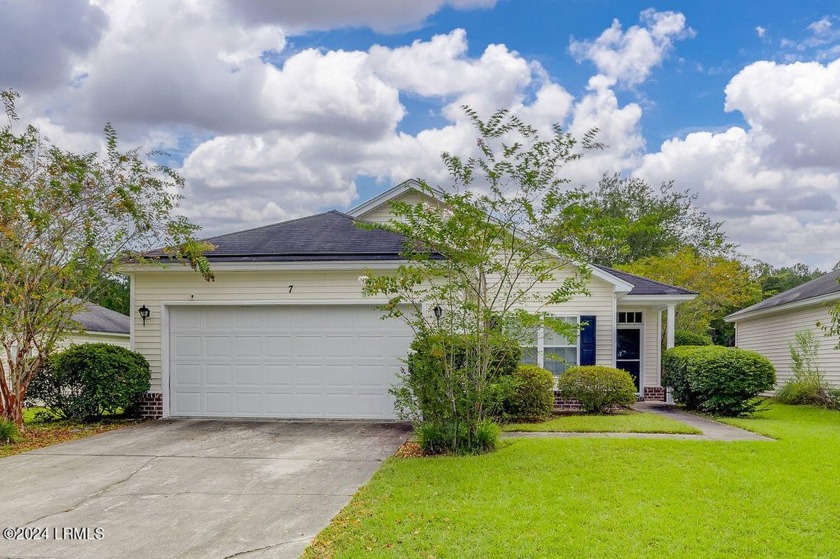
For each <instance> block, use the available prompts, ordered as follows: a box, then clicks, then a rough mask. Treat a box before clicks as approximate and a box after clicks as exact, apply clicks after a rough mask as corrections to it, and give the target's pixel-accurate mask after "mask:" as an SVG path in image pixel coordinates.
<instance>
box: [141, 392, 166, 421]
mask: <svg viewBox="0 0 840 559" xmlns="http://www.w3.org/2000/svg"><path fill="white" fill-rule="evenodd" d="M138 408H139V410H140V415H141V416H142V417H143V418H145V419H160V418H161V417H163V394H161V393H159V392H147V393H145V394H143V396H142V397H141V398H140V403H139V404H138Z"/></svg>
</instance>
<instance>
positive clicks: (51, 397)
mask: <svg viewBox="0 0 840 559" xmlns="http://www.w3.org/2000/svg"><path fill="white" fill-rule="evenodd" d="M150 379H151V375H150V372H149V363H148V362H147V361H146V359H145V358H144V357H143V356H142V355H140V354H139V353H135V352H133V351H130V350H128V349H125V348H123V347H118V346H115V345H111V344H82V345H76V346H72V347H71V348H69V349H67V350H65V351H63V352H61V353H58V354H56V355H53V356H52V357H51V358H50V359H49V360H48V361H47V364H46V366H45V367H44V369H42V370H41V371H39V372H38V374H36V375H35V377H34V378H33V379H32V383H31V384H30V385H29V391H28V392H27V397H28V398H29V399H30V400H35V401H40V402H41V403H42V404H43V405H44V407H46V408H47V409H49V410H50V411H51V412H53V413H55V414H56V415H59V416H61V417H64V418H67V419H73V420H76V421H93V420H96V419H99V418H101V417H102V415H103V414H113V413H116V412H117V411H119V410H127V409H130V408H132V407H133V406H134V405H135V404H136V403H137V400H138V399H139V398H140V396H142V395H143V394H145V393H146V392H148V391H149V382H150ZM33 403H35V402H33Z"/></svg>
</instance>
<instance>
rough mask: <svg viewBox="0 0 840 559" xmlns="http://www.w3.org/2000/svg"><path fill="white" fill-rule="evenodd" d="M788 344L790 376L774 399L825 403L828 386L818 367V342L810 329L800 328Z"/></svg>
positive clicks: (804, 402)
mask: <svg viewBox="0 0 840 559" xmlns="http://www.w3.org/2000/svg"><path fill="white" fill-rule="evenodd" d="M789 346H790V360H791V377H790V378H789V379H788V380H787V382H785V384H784V385H783V386H782V387H781V388H779V390H778V391H777V392H776V401H778V402H781V403H782V404H815V405H825V404H826V403H827V401H828V394H827V390H828V387H827V386H826V385H825V380H824V377H823V374H822V371H820V367H819V361H818V356H819V342H818V341H817V340H816V339H814V334H813V333H812V332H811V331H810V330H802V331H801V332H797V333H796V335H795V339H794V343H792V344H789Z"/></svg>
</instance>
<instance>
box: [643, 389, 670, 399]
mask: <svg viewBox="0 0 840 559" xmlns="http://www.w3.org/2000/svg"><path fill="white" fill-rule="evenodd" d="M665 397H666V392H665V387H664V386H645V397H644V400H645V402H664V401H665Z"/></svg>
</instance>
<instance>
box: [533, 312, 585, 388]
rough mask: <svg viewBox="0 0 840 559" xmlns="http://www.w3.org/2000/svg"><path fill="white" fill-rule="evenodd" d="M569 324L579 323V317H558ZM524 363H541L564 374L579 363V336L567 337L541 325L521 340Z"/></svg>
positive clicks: (555, 371) (557, 373)
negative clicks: (532, 333)
mask: <svg viewBox="0 0 840 559" xmlns="http://www.w3.org/2000/svg"><path fill="white" fill-rule="evenodd" d="M556 318H559V319H560V320H562V321H563V322H565V323H567V324H573V325H575V326H577V325H578V322H579V321H578V317H576V316H563V317H556ZM521 343H522V363H526V364H529V365H539V366H540V367H543V368H545V369H548V370H549V371H551V372H552V373H553V374H554V375H555V376H558V375H562V374H563V373H565V372H566V369H567V368H569V367H572V366H574V365H577V364H578V336H575V337H574V339H569V338H566V337H565V336H562V335H560V334H558V333H557V332H555V331H554V330H552V329H551V328H546V327H541V328H538V329H537V332H536V333H535V334H534V335H532V336H530V337H529V338H526V339H524V340H521Z"/></svg>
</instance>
